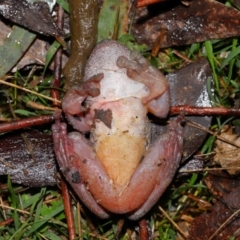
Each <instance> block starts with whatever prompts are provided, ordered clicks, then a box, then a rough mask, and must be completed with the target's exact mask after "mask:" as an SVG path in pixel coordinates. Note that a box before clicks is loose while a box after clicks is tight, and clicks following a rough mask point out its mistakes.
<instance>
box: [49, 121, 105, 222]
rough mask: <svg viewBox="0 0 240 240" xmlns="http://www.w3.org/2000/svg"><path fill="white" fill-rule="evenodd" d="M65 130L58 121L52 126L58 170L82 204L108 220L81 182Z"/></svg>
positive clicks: (64, 126) (75, 158) (79, 171)
mask: <svg viewBox="0 0 240 240" xmlns="http://www.w3.org/2000/svg"><path fill="white" fill-rule="evenodd" d="M66 128H67V126H66V124H65V123H60V121H59V120H58V121H56V124H53V126H52V132H53V142H54V149H55V154H56V158H57V161H58V164H59V167H60V170H61V171H62V173H63V175H64V177H65V178H66V179H67V181H68V182H69V184H70V185H71V187H72V188H73V190H74V191H75V192H76V194H77V195H78V196H79V198H80V199H81V200H82V202H83V203H84V204H85V205H86V206H87V207H88V208H89V209H90V210H91V211H92V212H93V213H95V214H96V215H97V216H99V217H100V218H108V217H109V213H108V212H107V211H106V210H105V209H103V208H102V207H101V206H100V205H99V204H98V203H97V202H96V201H95V199H94V198H93V196H92V195H91V193H90V192H89V191H88V190H87V187H86V185H85V184H84V182H83V179H82V174H81V169H80V168H79V166H78V165H77V161H78V159H77V156H76V155H75V153H74V149H73V143H72V139H69V137H68V136H67V130H66ZM79 135H80V134H79ZM76 141H81V140H79V139H76Z"/></svg>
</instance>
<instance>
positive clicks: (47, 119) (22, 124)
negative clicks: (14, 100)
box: [0, 115, 54, 133]
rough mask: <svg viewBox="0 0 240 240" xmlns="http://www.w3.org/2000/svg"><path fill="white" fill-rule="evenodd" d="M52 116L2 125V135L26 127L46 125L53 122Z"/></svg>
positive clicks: (0, 128) (0, 127)
mask: <svg viewBox="0 0 240 240" xmlns="http://www.w3.org/2000/svg"><path fill="white" fill-rule="evenodd" d="M53 120H54V119H53V116H52V115H45V116H44V115H43V116H37V117H31V118H25V119H21V120H17V121H12V122H7V123H2V124H0V133H4V132H10V131H13V130H17V129H22V128H26V127H32V126H37V125H42V124H46V123H51V122H53Z"/></svg>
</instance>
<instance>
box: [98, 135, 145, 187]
mask: <svg viewBox="0 0 240 240" xmlns="http://www.w3.org/2000/svg"><path fill="white" fill-rule="evenodd" d="M145 149H146V138H139V137H138V138H137V137H135V136H131V135H129V134H127V133H124V132H123V133H122V134H120V135H119V134H116V135H114V134H112V135H110V136H106V135H105V136H104V137H101V139H99V141H98V144H97V145H96V146H95V150H96V153H97V156H98V158H99V159H100V161H101V163H102V164H103V166H104V168H105V169H106V171H107V173H108V175H109V178H110V179H111V180H113V183H114V184H115V185H118V186H125V185H127V184H128V182H129V181H130V179H131V176H132V174H133V172H134V170H135V169H136V167H137V165H138V164H139V162H140V160H141V158H142V155H143V154H144V152H145Z"/></svg>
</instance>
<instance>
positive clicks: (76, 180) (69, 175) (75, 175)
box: [64, 132, 109, 218]
mask: <svg viewBox="0 0 240 240" xmlns="http://www.w3.org/2000/svg"><path fill="white" fill-rule="evenodd" d="M88 145H89V143H88V140H87V139H85V137H84V136H83V135H82V134H80V133H78V132H72V133H70V134H69V135H68V147H69V152H70V156H68V159H69V168H68V169H67V170H65V172H64V176H65V177H66V179H67V181H68V182H69V184H70V185H71V187H72V188H73V190H74V191H75V193H76V194H77V195H78V197H79V198H80V199H81V201H82V202H83V203H84V204H85V205H86V206H87V207H88V209H90V210H91V211H92V212H93V213H94V214H96V215H97V216H98V217H100V218H108V217H109V213H108V212H107V211H106V210H104V209H103V208H102V207H101V206H100V205H99V204H98V203H97V202H96V200H95V199H94V198H93V196H92V194H91V193H90V192H89V191H88V189H87V187H86V185H85V184H84V180H83V174H82V172H81V168H80V165H79V164H78V163H79V161H80V160H79V159H78V157H79V156H78V154H75V152H76V149H75V147H76V146H79V148H80V151H81V152H82V157H88V156H89V155H92V154H93V152H92V151H91V148H87V147H85V146H88Z"/></svg>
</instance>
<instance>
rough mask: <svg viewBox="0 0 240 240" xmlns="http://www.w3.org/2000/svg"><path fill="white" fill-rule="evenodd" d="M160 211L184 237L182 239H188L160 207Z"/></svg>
mask: <svg viewBox="0 0 240 240" xmlns="http://www.w3.org/2000/svg"><path fill="white" fill-rule="evenodd" d="M159 209H160V211H161V212H162V213H163V214H164V216H165V217H166V218H167V219H168V220H169V222H171V223H172V225H173V226H174V227H175V228H176V229H177V230H178V232H179V233H180V234H181V235H182V236H183V237H184V239H188V236H187V235H186V233H184V232H183V231H182V229H180V228H179V226H178V225H177V224H176V223H175V222H174V221H173V220H172V219H171V218H170V217H169V215H168V214H167V213H166V212H165V211H164V210H163V208H162V207H159Z"/></svg>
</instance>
